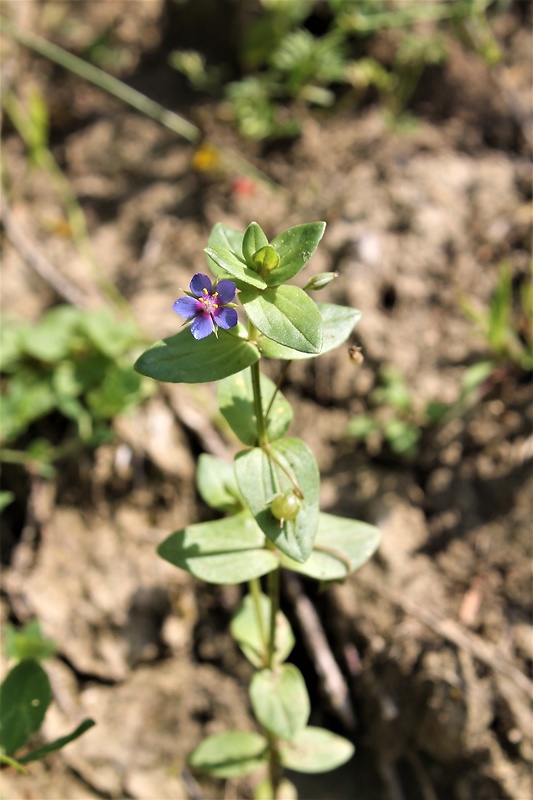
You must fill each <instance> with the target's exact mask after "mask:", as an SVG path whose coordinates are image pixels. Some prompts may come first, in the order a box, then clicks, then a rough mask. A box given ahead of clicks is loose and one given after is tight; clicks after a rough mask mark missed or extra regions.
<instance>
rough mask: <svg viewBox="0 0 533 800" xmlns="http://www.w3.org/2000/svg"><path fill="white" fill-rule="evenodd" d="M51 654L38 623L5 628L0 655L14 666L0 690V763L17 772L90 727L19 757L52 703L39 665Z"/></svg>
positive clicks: (88, 725)
mask: <svg viewBox="0 0 533 800" xmlns="http://www.w3.org/2000/svg"><path fill="white" fill-rule="evenodd" d="M55 650H56V647H55V644H54V642H53V641H52V640H51V639H47V638H46V637H45V636H43V634H42V633H41V627H40V625H39V622H38V620H31V621H30V622H27V623H26V624H25V625H24V626H23V627H22V628H21V629H20V630H17V629H16V628H15V627H14V626H13V625H9V624H8V625H6V627H5V631H4V651H5V654H6V657H7V658H8V659H9V660H10V662H15V664H14V666H12V667H11V669H10V671H9V672H8V674H7V675H6V677H5V679H4V681H3V682H2V685H1V686H0V763H1V764H3V765H5V766H9V767H12V768H14V769H16V770H17V771H18V772H26V769H25V767H24V764H27V763H29V762H31V761H37V760H39V759H42V758H45V757H46V756H47V755H49V753H53V752H54V751H55V750H59V749H60V748H62V747H64V746H65V745H66V744H68V743H69V742H72V741H74V739H77V738H78V737H79V736H81V735H82V734H83V733H85V731H87V730H89V728H92V727H93V725H94V722H93V720H91V719H85V720H84V721H83V722H82V723H81V724H80V725H78V726H77V728H76V729H75V730H74V731H72V732H71V733H69V734H67V735H66V736H62V737H61V738H59V739H55V740H54V741H52V742H48V743H47V744H45V745H44V746H43V747H39V748H37V749H35V750H31V751H29V752H23V755H19V751H20V750H21V748H22V750H23V751H24V750H26V748H27V745H28V743H29V742H30V741H31V739H32V738H33V737H34V736H35V734H36V733H38V731H39V729H40V727H41V725H42V723H43V721H44V718H45V716H46V712H47V711H48V708H49V706H50V704H51V703H52V699H53V693H52V686H51V684H50V679H49V678H48V675H47V674H46V672H45V670H44V669H43V668H42V667H41V665H40V663H39V662H40V661H43V660H45V659H46V658H50V657H51V656H52V655H53V654H54V652H55ZM15 756H16V757H15Z"/></svg>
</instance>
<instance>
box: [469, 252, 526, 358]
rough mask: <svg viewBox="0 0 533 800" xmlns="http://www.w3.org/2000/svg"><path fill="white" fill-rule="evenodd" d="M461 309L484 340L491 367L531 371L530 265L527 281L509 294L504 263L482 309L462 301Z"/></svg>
mask: <svg viewBox="0 0 533 800" xmlns="http://www.w3.org/2000/svg"><path fill="white" fill-rule="evenodd" d="M463 309H464V311H465V313H466V315H467V316H468V317H469V319H471V320H472V322H474V324H475V326H476V327H477V329H478V331H479V332H480V333H481V335H482V336H483V338H484V339H485V342H486V346H487V349H488V351H489V355H490V358H491V360H492V361H493V362H494V364H495V365H496V364H501V363H503V362H511V363H513V364H516V365H517V366H518V367H519V368H520V369H523V370H526V371H530V370H533V264H532V268H531V275H530V276H529V279H526V280H524V281H523V282H522V283H521V284H520V286H519V287H518V288H517V291H516V292H513V278H512V274H511V268H510V265H509V264H508V263H507V262H506V261H504V262H502V264H501V265H500V268H499V271H498V279H497V283H496V287H495V289H494V291H493V293H492V297H491V299H490V302H489V305H488V307H487V308H486V309H483V310H478V309H477V308H476V307H475V306H474V305H472V303H470V302H468V301H466V300H465V301H463Z"/></svg>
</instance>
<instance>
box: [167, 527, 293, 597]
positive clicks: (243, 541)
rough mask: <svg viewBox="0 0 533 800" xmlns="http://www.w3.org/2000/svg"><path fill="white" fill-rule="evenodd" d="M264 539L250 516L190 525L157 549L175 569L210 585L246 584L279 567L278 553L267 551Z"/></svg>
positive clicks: (174, 534) (171, 536)
mask: <svg viewBox="0 0 533 800" xmlns="http://www.w3.org/2000/svg"><path fill="white" fill-rule="evenodd" d="M264 541H265V540H264V536H263V534H262V532H261V531H260V529H259V528H258V527H257V525H256V523H255V521H254V520H253V519H252V518H251V517H250V516H249V515H248V514H247V513H244V514H238V515H237V516H235V517H227V518H226V519H219V520H216V521H215V522H202V523H200V524H198V525H189V526H188V527H187V528H184V529H183V530H181V531H176V532H175V533H173V534H171V535H170V536H169V537H168V538H167V539H165V541H164V542H162V543H161V544H160V545H159V547H158V548H157V552H158V555H160V556H161V558H164V559H165V560H166V561H170V563H171V564H174V566H175V567H180V568H181V569H184V570H186V571H187V572H190V573H191V575H194V576H195V577H196V578H200V580H204V581H209V582H210V583H243V582H244V581H249V580H251V579H252V578H259V577H260V576H261V575H266V573H267V572H271V571H272V570H273V569H276V567H277V566H278V563H279V560H278V557H277V555H276V554H275V553H273V552H272V551H270V550H266V549H264Z"/></svg>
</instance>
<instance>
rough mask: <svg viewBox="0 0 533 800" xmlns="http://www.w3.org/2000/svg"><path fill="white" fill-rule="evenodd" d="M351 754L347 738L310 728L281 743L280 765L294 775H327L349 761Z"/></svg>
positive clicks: (352, 749) (352, 750)
mask: <svg viewBox="0 0 533 800" xmlns="http://www.w3.org/2000/svg"><path fill="white" fill-rule="evenodd" d="M354 752H355V748H354V746H353V744H352V743H351V742H349V741H348V739H344V738H343V737H342V736H337V734H335V733H331V732H330V731H327V730H325V729H324V728H314V727H312V726H309V727H307V728H304V729H303V731H300V732H299V733H297V734H296V736H295V737H294V739H292V741H290V742H281V743H280V754H281V763H282V764H283V766H284V767H287V769H294V770H296V772H329V771H330V770H332V769H336V768H337V767H340V766H341V764H344V763H345V762H346V761H348V760H349V759H350V758H351V757H352V756H353V754H354Z"/></svg>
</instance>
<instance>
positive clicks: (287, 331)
mask: <svg viewBox="0 0 533 800" xmlns="http://www.w3.org/2000/svg"><path fill="white" fill-rule="evenodd" d="M239 299H240V301H241V303H242V305H243V307H244V310H245V311H246V313H247V315H248V317H249V319H250V321H251V322H252V323H253V324H254V325H255V327H256V328H257V330H258V331H260V332H261V333H263V334H264V335H265V336H268V338H269V339H273V340H274V341H275V342H278V344H282V345H285V346H286V347H290V348H293V349H294V350H298V351H301V352H303V353H311V354H314V355H317V354H318V353H320V351H321V349H322V329H323V324H322V316H321V314H320V312H319V310H318V308H317V305H316V303H315V302H314V301H313V300H311V298H310V297H309V296H308V295H306V293H305V292H304V291H303V289H299V288H298V287H297V286H278V287H277V288H276V289H266V290H265V291H264V292H258V291H255V290H253V289H247V290H245V291H242V292H241V293H240V295H239Z"/></svg>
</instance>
